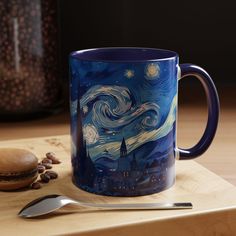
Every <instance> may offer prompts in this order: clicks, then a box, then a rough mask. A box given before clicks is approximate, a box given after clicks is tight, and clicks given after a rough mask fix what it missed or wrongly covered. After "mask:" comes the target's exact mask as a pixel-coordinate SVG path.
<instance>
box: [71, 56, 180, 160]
mask: <svg viewBox="0 0 236 236" xmlns="http://www.w3.org/2000/svg"><path fill="white" fill-rule="evenodd" d="M73 63H74V64H76V65H73ZM175 65H176V61H174V60H173V61H171V60H170V61H169V60H168V61H162V62H159V63H152V64H150V63H114V64H113V63H105V62H89V61H72V70H73V68H74V71H72V74H74V77H75V78H76V77H79V86H78V88H79V90H78V91H75V90H73V91H72V104H76V98H77V97H79V99H80V109H81V111H80V114H81V116H82V121H83V133H84V136H85V138H86V139H87V145H88V149H89V152H90V155H91V157H92V158H94V159H96V158H98V157H99V155H100V154H101V153H102V152H103V151H104V150H105V149H106V150H107V151H109V152H110V153H111V155H112V156H113V157H114V159H116V158H118V157H119V155H120V153H119V148H120V144H121V141H122V139H123V137H124V138H125V140H126V144H127V149H128V152H130V151H132V150H135V149H136V148H137V147H139V146H140V145H142V144H144V143H147V142H150V141H155V140H157V139H159V138H162V137H164V136H165V135H167V134H168V133H169V132H170V131H171V130H172V128H173V123H174V122H175V117H176V115H175V114H176V105H177V96H176V92H177V68H176V66H175ZM149 67H150V68H154V69H155V67H156V68H157V69H158V71H157V72H158V73H153V77H152V78H151V77H148V76H152V71H150V73H147V68H149ZM170 68H174V69H170ZM127 72H128V73H127ZM129 72H132V73H129ZM154 72H155V71H154ZM73 93H74V94H73ZM75 108H76V107H75Z"/></svg>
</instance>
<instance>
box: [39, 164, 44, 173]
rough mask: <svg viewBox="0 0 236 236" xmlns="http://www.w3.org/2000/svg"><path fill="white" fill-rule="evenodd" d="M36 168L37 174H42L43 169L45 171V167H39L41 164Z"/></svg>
mask: <svg viewBox="0 0 236 236" xmlns="http://www.w3.org/2000/svg"><path fill="white" fill-rule="evenodd" d="M37 168H38V172H39V173H43V172H44V171H45V169H46V167H45V166H44V165H41V164H40V165H38V167H37Z"/></svg>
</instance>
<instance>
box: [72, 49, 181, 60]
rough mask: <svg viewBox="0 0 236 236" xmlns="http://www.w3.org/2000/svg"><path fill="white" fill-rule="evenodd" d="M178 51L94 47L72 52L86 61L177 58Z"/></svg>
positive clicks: (74, 55)
mask: <svg viewBox="0 0 236 236" xmlns="http://www.w3.org/2000/svg"><path fill="white" fill-rule="evenodd" d="M177 56H178V55H177V53H176V52H173V51H169V50H163V49H155V48H135V47H134V48H132V47H131V48H125V47H124V48H119V47H117V48H94V49H85V50H79V51H75V52H72V53H71V57H73V58H77V59H79V60H86V61H110V62H119V61H122V62H124V61H134V62H139V61H156V60H158V61H159V60H170V59H174V58H176V57H177Z"/></svg>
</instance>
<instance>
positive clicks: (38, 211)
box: [18, 194, 193, 218]
mask: <svg viewBox="0 0 236 236" xmlns="http://www.w3.org/2000/svg"><path fill="white" fill-rule="evenodd" d="M68 204H77V205H79V206H83V207H93V208H100V209H103V210H108V209H113V210H148V209H149V210H151V209H152V210H166V209H191V208H193V206H192V203H190V202H179V203H132V204H130V203H126V204H98V203H88V202H81V201H76V200H74V199H71V198H69V197H66V196H61V195H56V194H53V195H46V196H44V197H40V198H37V199H35V200H34V201H32V202H30V203H28V204H27V205H26V206H25V207H24V208H23V209H22V210H21V211H20V212H19V213H18V215H19V216H20V217H24V218H32V217H37V216H42V215H46V214H48V213H51V212H53V211H56V210H58V209H60V208H62V207H63V206H65V205H68Z"/></svg>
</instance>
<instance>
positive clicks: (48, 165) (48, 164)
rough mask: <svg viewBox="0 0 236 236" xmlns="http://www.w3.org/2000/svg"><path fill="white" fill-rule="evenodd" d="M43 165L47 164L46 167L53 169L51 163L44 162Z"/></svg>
mask: <svg viewBox="0 0 236 236" xmlns="http://www.w3.org/2000/svg"><path fill="white" fill-rule="evenodd" d="M42 165H43V166H45V168H46V169H52V165H51V164H50V163H42Z"/></svg>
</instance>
